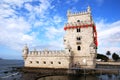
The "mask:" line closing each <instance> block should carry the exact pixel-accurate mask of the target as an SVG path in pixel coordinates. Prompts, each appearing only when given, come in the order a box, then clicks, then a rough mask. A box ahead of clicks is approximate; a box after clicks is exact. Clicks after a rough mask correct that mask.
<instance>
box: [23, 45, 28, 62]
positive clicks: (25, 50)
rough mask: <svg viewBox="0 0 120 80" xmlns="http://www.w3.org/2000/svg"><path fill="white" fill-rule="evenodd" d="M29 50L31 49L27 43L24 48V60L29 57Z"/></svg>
mask: <svg viewBox="0 0 120 80" xmlns="http://www.w3.org/2000/svg"><path fill="white" fill-rule="evenodd" d="M28 52H29V49H28V47H27V45H25V46H24V48H23V59H24V60H25V59H26V58H27V55H28Z"/></svg>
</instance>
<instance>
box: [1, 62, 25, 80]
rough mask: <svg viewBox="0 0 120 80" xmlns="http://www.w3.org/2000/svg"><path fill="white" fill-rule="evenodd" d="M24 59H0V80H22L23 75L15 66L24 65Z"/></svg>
mask: <svg viewBox="0 0 120 80" xmlns="http://www.w3.org/2000/svg"><path fill="white" fill-rule="evenodd" d="M22 66H23V61H22V60H0V80H20V77H21V76H22V75H21V74H20V73H19V72H17V71H15V70H13V67H22Z"/></svg>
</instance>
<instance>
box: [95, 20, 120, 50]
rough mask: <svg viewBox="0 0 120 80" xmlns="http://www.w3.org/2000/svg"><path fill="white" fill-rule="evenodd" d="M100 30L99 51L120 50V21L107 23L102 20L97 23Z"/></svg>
mask: <svg viewBox="0 0 120 80" xmlns="http://www.w3.org/2000/svg"><path fill="white" fill-rule="evenodd" d="M96 26H97V31H98V41H99V47H98V48H99V51H103V50H104V51H106V50H112V51H117V50H120V49H119V48H120V46H119V45H118V44H120V21H116V22H113V23H107V22H105V21H104V20H101V21H99V22H97V23H96Z"/></svg>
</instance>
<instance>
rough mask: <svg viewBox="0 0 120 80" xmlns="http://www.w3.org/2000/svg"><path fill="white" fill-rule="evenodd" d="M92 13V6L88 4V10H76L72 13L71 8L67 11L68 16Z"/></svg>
mask: <svg viewBox="0 0 120 80" xmlns="http://www.w3.org/2000/svg"><path fill="white" fill-rule="evenodd" d="M86 14H91V8H90V7H89V6H88V8H87V10H84V11H81V12H74V13H72V12H71V11H70V10H68V11H67V16H68V17H70V16H79V15H86Z"/></svg>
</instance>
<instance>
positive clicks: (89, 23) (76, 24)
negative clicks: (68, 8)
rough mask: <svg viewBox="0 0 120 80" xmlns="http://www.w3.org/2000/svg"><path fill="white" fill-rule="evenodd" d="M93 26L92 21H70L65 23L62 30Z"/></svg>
mask: <svg viewBox="0 0 120 80" xmlns="http://www.w3.org/2000/svg"><path fill="white" fill-rule="evenodd" d="M93 26H95V24H94V22H93V21H80V22H71V23H66V24H65V26H64V30H67V29H74V28H86V27H93Z"/></svg>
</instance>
